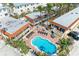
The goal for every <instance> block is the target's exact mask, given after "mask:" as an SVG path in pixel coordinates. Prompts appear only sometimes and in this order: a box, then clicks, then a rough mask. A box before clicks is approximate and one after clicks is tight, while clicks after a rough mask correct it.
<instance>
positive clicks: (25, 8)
mask: <svg viewBox="0 0 79 59" xmlns="http://www.w3.org/2000/svg"><path fill="white" fill-rule="evenodd" d="M39 5H46V4H42V3H14V6H15V8H14V13H18V14H21V13H22V12H26V13H29V12H33V11H34V10H35V9H36V7H38V6H39Z"/></svg>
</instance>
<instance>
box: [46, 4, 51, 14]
mask: <svg viewBox="0 0 79 59" xmlns="http://www.w3.org/2000/svg"><path fill="white" fill-rule="evenodd" d="M46 10H47V13H48V15H50V14H51V12H52V4H51V3H47V6H46Z"/></svg>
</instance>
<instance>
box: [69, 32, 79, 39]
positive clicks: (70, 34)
mask: <svg viewBox="0 0 79 59" xmlns="http://www.w3.org/2000/svg"><path fill="white" fill-rule="evenodd" d="M68 36H70V37H72V38H74V39H75V40H79V32H76V31H72V32H70V33H68Z"/></svg>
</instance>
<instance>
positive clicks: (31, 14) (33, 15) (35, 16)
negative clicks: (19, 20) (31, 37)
mask: <svg viewBox="0 0 79 59" xmlns="http://www.w3.org/2000/svg"><path fill="white" fill-rule="evenodd" d="M42 15H44V13H42V14H41V16H42ZM26 16H28V17H30V18H31V19H35V18H37V17H38V16H40V12H32V13H30V14H27V15H26Z"/></svg>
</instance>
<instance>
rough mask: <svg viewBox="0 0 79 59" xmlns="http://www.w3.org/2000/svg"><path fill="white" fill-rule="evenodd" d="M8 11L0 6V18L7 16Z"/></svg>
mask: <svg viewBox="0 0 79 59" xmlns="http://www.w3.org/2000/svg"><path fill="white" fill-rule="evenodd" d="M8 12H9V10H8V8H6V7H3V6H2V4H0V17H5V16H9V13H8Z"/></svg>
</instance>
